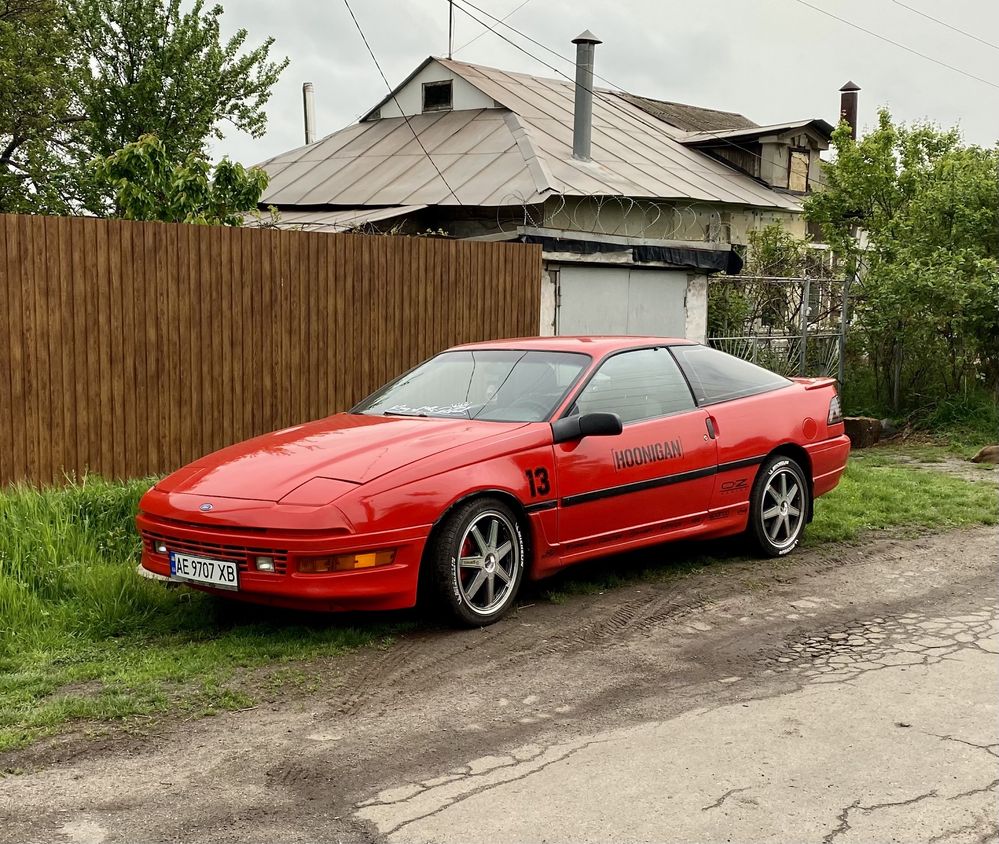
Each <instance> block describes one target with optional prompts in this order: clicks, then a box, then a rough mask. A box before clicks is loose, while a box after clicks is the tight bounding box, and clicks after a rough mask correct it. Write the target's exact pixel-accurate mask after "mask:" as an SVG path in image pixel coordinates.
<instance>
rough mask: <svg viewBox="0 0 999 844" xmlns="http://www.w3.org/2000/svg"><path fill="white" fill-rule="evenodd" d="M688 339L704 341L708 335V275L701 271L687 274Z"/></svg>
mask: <svg viewBox="0 0 999 844" xmlns="http://www.w3.org/2000/svg"><path fill="white" fill-rule="evenodd" d="M684 310H685V311H686V314H687V328H686V333H685V334H684V336H685V337H686V338H687V339H688V340H694V341H696V342H698V343H703V342H704V341H705V340H707V337H708V277H707V276H706V275H703V274H699V273H690V274H689V275H688V276H687V300H686V302H685V303H684Z"/></svg>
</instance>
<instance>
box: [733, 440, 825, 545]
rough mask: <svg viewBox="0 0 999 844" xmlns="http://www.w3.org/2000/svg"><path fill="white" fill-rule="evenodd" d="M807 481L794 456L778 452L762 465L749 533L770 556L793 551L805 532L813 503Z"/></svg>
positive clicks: (754, 493)
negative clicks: (809, 509) (810, 499)
mask: <svg viewBox="0 0 999 844" xmlns="http://www.w3.org/2000/svg"><path fill="white" fill-rule="evenodd" d="M810 503H811V502H810V501H809V491H808V482H807V481H806V480H805V473H804V471H802V468H801V466H800V465H798V463H797V461H795V460H794V459H793V458H790V457H786V456H785V455H782V454H777V455H774V456H773V457H771V458H770V459H769V460H767V461H766V462H765V463H764V464H763V466H762V467H761V468H760V472H759V474H758V475H757V476H756V481H755V483H754V484H753V493H752V497H751V499H750V507H749V530H748V534H749V536H750V538H751V539H752V540H753V542H754V544H755V545H756V547H757V548H758V549H759V550H760V552H762V553H763V554H764V555H765V556H767V557H783V556H785V555H787V554H790V553H791V552H792V551H793V550H794V549H795V548H796V547H797V546H798V543H799V542H800V541H801V537H802V534H803V533H804V532H805V523H806V522H807V520H808V508H809V506H810Z"/></svg>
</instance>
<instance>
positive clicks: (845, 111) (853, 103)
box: [839, 82, 860, 140]
mask: <svg viewBox="0 0 999 844" xmlns="http://www.w3.org/2000/svg"><path fill="white" fill-rule="evenodd" d="M839 90H840V97H839V119H840V120H841V121H842V120H845V121H846V122H847V123H849V124H850V137H851V138H853V139H854V140H857V92H858V91H860V86H859V85H857V84H856V83H855V82H847V83H846V85H844V86H843V87H842V88H840V89H839Z"/></svg>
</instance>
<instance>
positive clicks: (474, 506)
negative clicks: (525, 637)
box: [427, 498, 524, 627]
mask: <svg viewBox="0 0 999 844" xmlns="http://www.w3.org/2000/svg"><path fill="white" fill-rule="evenodd" d="M427 562H428V563H430V565H431V566H432V567H433V575H434V581H435V586H436V592H437V594H438V597H439V598H440V599H441V602H442V603H443V604H444V606H445V608H446V609H448V610H449V611H450V613H451V615H452V617H453V619H454V620H455V621H457V622H459V623H460V624H463V625H466V626H469V627H480V626H484V625H486V624H492V623H493V622H494V621H498V620H499V619H500V618H501V617H502V616H503V615H504V614H505V613H506V612H507V610H509V609H510V607H511V606H513V602H514V601H515V600H516V598H517V592H518V591H519V589H520V583H521V581H522V580H523V577H524V539H523V536H522V535H521V532H520V524H519V523H518V521H517V517H516V515H515V514H514V513H513V511H512V510H511V509H510V508H509V507H508V506H507V505H506V504H504V503H503V502H502V501H498V500H496V499H494V498H478V499H475V500H473V501H469V502H468V503H467V504H464V505H462V506H461V507H459V508H458V509H457V510H455V511H454V512H453V513H451V514H449V515H448V517H447V518H446V520H445V521H444V523H443V524H442V526H441V528H440V530H439V531H438V532H437V535H436V537H435V538H434V539H433V544H432V546H431V548H430V558H429V559H428V560H427Z"/></svg>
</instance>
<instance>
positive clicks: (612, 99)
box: [458, 0, 828, 187]
mask: <svg viewBox="0 0 999 844" xmlns="http://www.w3.org/2000/svg"><path fill="white" fill-rule="evenodd" d="M461 2H462V3H464V4H465V5H467V6H470V7H471V8H473V9H475V10H476V11H478V12H481V13H482V14H484V15H485V16H486V17H488V18H492V19H493V20H494V21H496V24H497V25H499V24H502V25H503V26H504V27H505V28H506V29H509V30H510V31H511V32H514V33H516V34H517V35H519V36H520V37H522V38H524V39H526V40H527V41H530V42H531V43H532V44H535V45H537V46H538V47H540V48H541V49H543V50H545V51H546V52H548V53H551V54H552V55H554V56H556V57H558V58H560V59H562V60H563V61H566V62H569V63H570V64H574V62H573V60H572V59H571V58H569V57H568V56H563V55H562V54H561V53H559V52H557V51H556V50H553V49H552V48H551V47H548V46H547V45H545V44H542V43H541V42H540V41H536V40H535V39H533V38H531V36H529V35H527V34H525V33H523V32H521V31H520V30H518V29H517V28H516V27H513V26H511V25H510V24H508V23H503V21H502V20H500V19H499V18H497V17H495V16H494V15H491V14H489V12H487V11H485V10H484V9H480V8H479V7H478V6H476V5H475V4H474V3H472V2H471V0H461ZM458 9H459V10H460V11H462V12H464V13H465V14H466V15H468V16H469V17H470V18H472V20H474V21H476V22H477V23H479V24H480V25H485V24H484V23H483V21H482V20H480V19H479V18H477V17H475V15H473V14H472V13H471V12H469V11H468V9H466V8H464V7H463V6H461V5H458ZM489 31H490V32H492V33H493V34H494V35H496V36H497V37H499V38H501V39H502V40H503V41H505V42H506V43H507V44H510V45H511V46H512V47H515V48H516V49H518V50H520V52H522V53H524V55H526V56H528V57H530V58H532V59H534V60H535V61H536V62H538V63H539V64H542V65H544V66H545V67H547V68H548V69H549V70H551V71H554V72H555V73H557V74H558V75H559V76H561V77H563V78H564V79H566V80H568V81H569V82H572V83H573V84H575V80H574V79H573V78H572V77H570V76H568V75H566V74H565V73H563V72H562V71H561V70H559V69H558V68H557V67H554V66H553V65H550V64H548V62H546V61H545V60H544V59H540V58H538V57H537V56H536V55H534V54H533V53H531V52H530V51H529V50H526V49H525V48H524V47H521V46H520V45H519V44H517V43H516V42H515V41H512V40H510V39H509V38H507V37H506V36H505V35H503V34H502V33H500V32H497V31H496V30H495V29H490V30H489ZM483 35H485V33H483ZM593 75H594V77H595V78H597V79H599V80H601V81H602V82H606V83H607V84H608V85H610V86H611V87H613V88H616V89H617V90H618V91H619V92H620V93H622V94H627V95H628V96H636V95H635V94H630V93H629V92H628V91H626V90H625V89H624V88H623V87H622V86H620V85H616V84H615V83H614V82H612V81H611V80H609V79H606V78H604V77H603V76H600V75H599V74H597V73H594V74H593ZM583 89H584V90H585V91H588V92H589V93H590V94H593V95H594V96H596V97H599V98H600V99H601V101H602V102H604V103H606V104H607V105H608V106H609V107H610V108H613V109H615V110H617V111H619V112H620V113H622V114H624V115H625V116H626V117H628V118H630V119H631V120H636V119H638V118H637V117H636V115H635V114H633V113H632V112H631V111H629V110H628V109H626V108H625V107H624V106H622V105H621V104H620V102H618V97H617V95H616V94H614V93H613V92H607V93H605V92H603V91H599V90H596V89H593V88H586V87H585V86H584V87H583ZM636 108H637V106H636ZM639 110H640V111H642V113H643V115H644V114H647V112H645V111H644V109H639ZM649 119H650V120H652V121H657V118H655V117H651V116H649ZM657 122H658V121H657ZM699 134H702V135H708V136H709V137H712V138H714V139H716V140H719V141H721V142H722V143H724V144H727V145H728V146H730V147H732V148H733V149H736V150H738V151H739V152H741V153H745V154H747V155H750V156H752V157H754V158H757V159H759V160H760V161H761V162H764V161H766V162H768V163H770V164H778V163H779V162H777V161H776V160H775V159H772V158H770V159H766V158H764V157H763V155H761V154H760V153H758V152H753V151H752V150H750V149H747V148H746V147H744V146H740V145H739V144H736V143H733V142H732V140H731V139H729V138H726V137H725V136H724V135H720V134H718V133H716V132H711V131H709V130H703V131H701V132H699ZM721 163H722V164H724V165H727V166H729V167H732V168H733V169H736V170H738V172H740V173H744V174H745V171H744V170H741V169H739V168H735V166H734V165H733V164H731V162H725V161H722V162H721ZM662 169H665V170H668V171H670V172H682V171H676V170H670V168H668V167H664V168H662ZM685 169H687V170H689V171H690V172H695V171H697V170H696V168H693V167H690V168H685ZM699 172H704V173H708V174H712V173H711V171H709V170H700V171H699ZM712 175H717V174H712ZM747 175H748V174H747ZM749 178H753V177H752V176H750V177H749ZM809 182H811V183H812V184H816V185H821V186H823V187H828V183H827V182H825V181H824V180H822V179H817V178H812V177H811V176H809Z"/></svg>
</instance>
